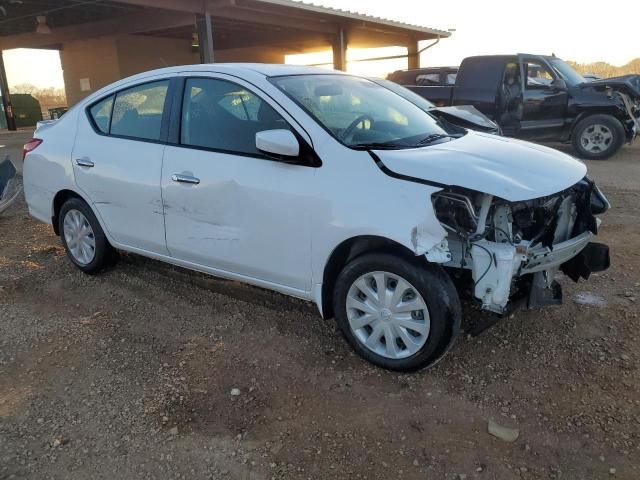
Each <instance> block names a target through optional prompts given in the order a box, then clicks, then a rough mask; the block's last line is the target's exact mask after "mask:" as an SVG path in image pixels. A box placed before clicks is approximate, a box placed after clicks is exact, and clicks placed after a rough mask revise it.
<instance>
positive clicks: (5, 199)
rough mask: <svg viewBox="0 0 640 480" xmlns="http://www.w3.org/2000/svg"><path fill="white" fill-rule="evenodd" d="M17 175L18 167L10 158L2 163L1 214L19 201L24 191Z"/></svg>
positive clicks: (0, 174) (0, 186) (0, 178)
mask: <svg viewBox="0 0 640 480" xmlns="http://www.w3.org/2000/svg"><path fill="white" fill-rule="evenodd" d="M17 174H18V172H17V170H16V167H15V166H14V165H13V163H12V162H11V160H9V158H8V157H7V158H6V159H4V160H2V161H0V213H2V212H3V211H5V210H6V209H7V208H9V207H10V206H11V205H12V204H13V203H14V202H15V201H16V200H17V199H18V196H19V195H20V192H21V191H22V187H21V186H20V182H18V175H17Z"/></svg>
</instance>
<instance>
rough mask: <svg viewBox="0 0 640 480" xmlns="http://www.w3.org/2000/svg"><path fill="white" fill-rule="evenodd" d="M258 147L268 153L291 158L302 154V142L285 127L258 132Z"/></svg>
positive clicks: (285, 158)
mask: <svg viewBox="0 0 640 480" xmlns="http://www.w3.org/2000/svg"><path fill="white" fill-rule="evenodd" d="M256 148H257V149H258V150H259V151H261V152H264V153H266V154H270V155H274V156H276V157H284V158H283V160H287V159H289V160H290V159H291V158H292V157H297V156H298V155H300V144H299V143H298V139H297V138H296V136H295V135H294V134H293V133H292V132H291V131H290V130H285V129H277V130H263V131H262V132H258V133H256Z"/></svg>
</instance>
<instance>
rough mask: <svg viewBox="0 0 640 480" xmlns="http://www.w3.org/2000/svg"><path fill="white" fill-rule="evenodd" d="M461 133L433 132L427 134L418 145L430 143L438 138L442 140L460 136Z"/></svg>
mask: <svg viewBox="0 0 640 480" xmlns="http://www.w3.org/2000/svg"><path fill="white" fill-rule="evenodd" d="M460 137H461V135H450V134H448V133H432V134H431V135H427V136H426V137H424V138H423V139H422V140H420V141H419V142H418V145H429V144H430V143H433V142H435V141H436V140H442V139H443V138H460Z"/></svg>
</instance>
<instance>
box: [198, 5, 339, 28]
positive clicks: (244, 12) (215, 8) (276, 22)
mask: <svg viewBox="0 0 640 480" xmlns="http://www.w3.org/2000/svg"><path fill="white" fill-rule="evenodd" d="M210 12H211V15H212V16H213V17H214V18H226V19H229V20H238V21H241V22H247V23H257V24H265V25H271V26H275V27H282V28H286V29H295V30H308V31H311V32H319V33H327V34H330V35H336V34H337V33H338V25H337V24H335V23H330V22H319V21H317V20H312V19H306V18H301V17H297V16H292V15H281V14H276V13H270V12H268V11H265V10H255V9H253V8H251V9H249V8H243V7H238V6H230V5H229V6H227V5H224V4H219V3H212V4H211V6H210Z"/></svg>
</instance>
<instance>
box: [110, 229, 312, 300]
mask: <svg viewBox="0 0 640 480" xmlns="http://www.w3.org/2000/svg"><path fill="white" fill-rule="evenodd" d="M110 243H111V244H112V245H113V247H114V248H116V249H118V250H123V251H126V252H130V253H135V254H137V255H142V256H143V257H147V258H152V259H154V260H160V261H162V262H167V263H170V264H172V265H175V266H178V267H183V268H187V269H189V270H195V271H197V272H201V273H206V274H208V275H212V276H214V277H220V278H224V279H227V280H236V281H238V282H243V283H248V284H250V285H254V286H256V287H261V288H266V289H268V290H275V291H277V292H279V293H282V294H285V295H290V296H292V297H296V298H300V299H302V300H310V301H313V300H314V298H313V296H312V295H311V292H309V291H305V290H299V289H297V288H291V287H288V286H286V285H280V284H277V283H272V282H267V281H264V280H261V279H259V278H254V277H249V276H246V275H239V274H236V273H233V272H228V271H226V270H220V269H217V268H211V267H207V266H204V265H199V264H197V263H192V262H187V261H184V260H180V259H177V258H174V257H169V256H166V255H161V254H158V253H154V252H150V251H147V250H143V249H140V248H135V247H131V246H128V245H122V244H119V243H115V242H112V241H110Z"/></svg>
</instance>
